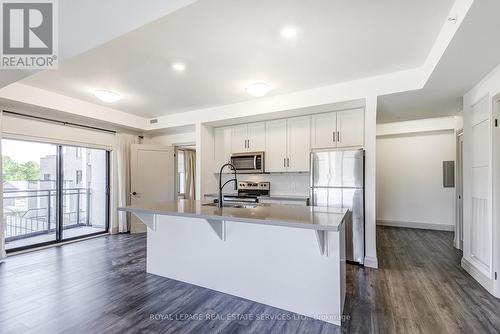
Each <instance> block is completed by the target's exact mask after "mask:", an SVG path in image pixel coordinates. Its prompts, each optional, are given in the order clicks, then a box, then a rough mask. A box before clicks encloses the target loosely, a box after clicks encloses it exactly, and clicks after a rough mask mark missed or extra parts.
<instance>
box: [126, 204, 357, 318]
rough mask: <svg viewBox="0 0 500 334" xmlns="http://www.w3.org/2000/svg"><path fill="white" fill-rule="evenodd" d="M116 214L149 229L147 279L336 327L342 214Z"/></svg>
mask: <svg viewBox="0 0 500 334" xmlns="http://www.w3.org/2000/svg"><path fill="white" fill-rule="evenodd" d="M119 210H121V211H128V212H132V213H133V214H135V215H136V216H137V217H138V218H139V219H140V220H141V221H143V222H144V223H145V224H146V225H147V226H148V227H149V228H148V236H147V271H148V272H149V273H151V274H155V275H159V276H164V277H168V278H172V279H176V280H179V281H183V282H187V283H191V284H195V285H198V286H202V287H205V288H209V289H213V290H217V291H220V292H224V293H228V294H231V295H235V296H239V297H242V298H246V299H249V300H252V301H256V302H259V303H263V304H267V305H270V306H273V307H277V308H281V309H284V310H287V311H291V312H295V313H298V314H300V315H305V316H308V317H312V318H316V319H320V320H323V321H327V322H330V323H333V324H337V325H340V323H341V318H342V309H343V305H344V299H345V275H346V273H345V240H344V236H345V233H344V226H345V224H344V221H345V220H346V219H347V217H348V216H349V215H348V211H347V210H345V209H334V208H324V207H302V206H286V205H277V204H260V205H256V206H254V205H244V206H240V207H224V208H218V207H216V206H213V205H206V204H203V203H202V202H200V201H191V200H179V201H167V202H159V203H146V204H140V205H134V206H128V207H122V208H119Z"/></svg>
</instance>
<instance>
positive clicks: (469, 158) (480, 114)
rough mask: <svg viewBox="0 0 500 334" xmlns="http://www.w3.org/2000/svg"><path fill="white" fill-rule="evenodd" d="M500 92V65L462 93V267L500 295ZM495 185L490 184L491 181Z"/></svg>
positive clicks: (489, 289) (495, 293)
mask: <svg viewBox="0 0 500 334" xmlns="http://www.w3.org/2000/svg"><path fill="white" fill-rule="evenodd" d="M499 93H500V66H498V67H497V68H495V69H494V70H493V71H492V72H491V73H490V74H488V75H487V76H486V77H485V78H484V79H483V80H482V81H481V82H479V83H478V84H477V85H476V86H475V87H474V88H472V89H471V90H470V91H469V92H468V93H467V94H465V95H464V98H463V103H464V106H463V107H464V231H463V233H464V234H463V251H464V253H463V258H462V267H463V268H464V269H465V270H467V271H468V272H469V273H470V274H471V275H472V276H473V277H474V278H475V279H476V280H477V281H478V282H479V283H481V284H482V285H483V286H484V287H485V288H486V289H487V290H488V291H490V292H491V293H493V294H494V295H496V296H497V297H500V285H499V284H500V283H499V282H500V281H498V280H497V281H495V279H494V273H495V272H497V271H498V268H499V265H500V263H499V261H500V255H499V251H500V249H499V246H500V227H499V222H498V219H499V217H500V204H499V200H498V199H499V198H500V197H499V195H500V189H499V187H498V183H499V180H500V179H499V173H498V172H497V171H496V170H497V169H498V161H499V160H498V159H499V156H500V152H499V150H500V145H499V135H498V128H496V127H494V125H493V124H494V118H495V117H498V116H499V115H496V114H495V112H494V110H493V98H494V97H495V95H497V94H499ZM494 184H496V185H497V186H496V187H494V186H493V185H494Z"/></svg>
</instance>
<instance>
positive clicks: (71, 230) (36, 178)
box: [2, 139, 109, 251]
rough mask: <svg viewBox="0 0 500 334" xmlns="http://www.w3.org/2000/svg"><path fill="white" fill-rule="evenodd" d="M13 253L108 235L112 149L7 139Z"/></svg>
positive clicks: (7, 217) (6, 216)
mask: <svg viewBox="0 0 500 334" xmlns="http://www.w3.org/2000/svg"><path fill="white" fill-rule="evenodd" d="M2 158H3V189H4V193H3V208H4V210H3V223H4V227H5V241H6V249H7V251H13V250H20V249H25V248H29V247H33V246H40V245H44V244H50V243H55V242H60V241H64V240H69V239H74V238H80V237H84V236H89V235H94V234H98V233H104V232H107V230H108V225H109V152H108V151H106V150H100V149H90V148H84V147H77V146H64V145H54V144H48V143H38V142H30V141H21V140H11V139H3V140H2Z"/></svg>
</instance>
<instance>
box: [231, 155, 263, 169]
mask: <svg viewBox="0 0 500 334" xmlns="http://www.w3.org/2000/svg"><path fill="white" fill-rule="evenodd" d="M231 164H232V165H233V166H234V167H236V172H237V173H240V174H241V173H243V174H262V173H265V168H264V166H265V164H264V152H245V153H233V154H231Z"/></svg>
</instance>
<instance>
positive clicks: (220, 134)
mask: <svg viewBox="0 0 500 334" xmlns="http://www.w3.org/2000/svg"><path fill="white" fill-rule="evenodd" d="M231 131H232V129H231V127H229V126H228V127H223V128H215V129H214V147H215V149H214V162H215V163H214V172H216V173H218V172H219V170H220V168H221V167H222V165H224V164H225V163H228V162H229V160H230V158H231ZM228 170H229V169H226V171H228Z"/></svg>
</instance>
